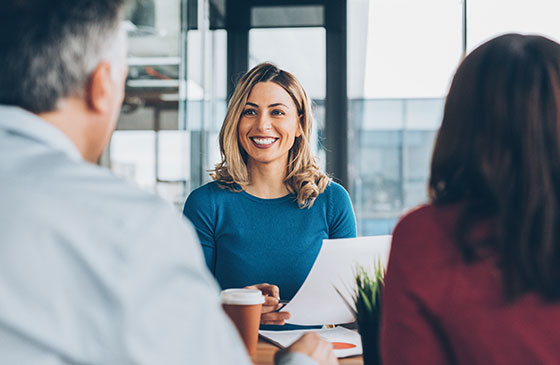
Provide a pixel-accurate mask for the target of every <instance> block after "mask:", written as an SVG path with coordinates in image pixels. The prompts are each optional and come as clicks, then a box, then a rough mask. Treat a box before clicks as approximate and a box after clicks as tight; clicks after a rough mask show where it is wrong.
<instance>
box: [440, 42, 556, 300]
mask: <svg viewBox="0 0 560 365" xmlns="http://www.w3.org/2000/svg"><path fill="white" fill-rule="evenodd" d="M559 141H560V45H558V44H557V43H555V42H553V41H551V40H549V39H547V38H544V37H541V36H526V35H519V34H506V35H503V36H500V37H497V38H494V39H492V40H490V41H488V42H486V43H485V44H483V45H482V46H480V47H478V48H477V49H476V50H474V51H473V52H472V53H471V54H470V55H469V56H467V57H466V58H465V60H464V61H463V62H462V64H461V66H460V67H459V69H458V70H457V73H456V74H455V77H454V79H453V82H452V85H451V89H450V91H449V95H448V96H447V100H446V103H445V111H444V117H443V122H442V125H441V128H440V130H439V133H438V137H437V141H436V145H435V150H434V154H433V158H432V167H431V176H430V182H429V190H430V197H431V199H432V202H433V203H434V204H436V205H442V204H450V203H459V202H460V203H461V204H460V206H461V213H460V214H459V219H458V221H457V224H456V227H455V234H456V235H457V240H458V242H459V245H460V248H461V251H462V253H463V256H464V258H465V260H466V261H468V262H472V261H476V260H477V259H479V258H480V256H481V252H483V251H486V250H487V249H489V250H490V251H491V252H494V253H495V254H497V256H498V257H499V266H500V269H501V272H502V278H503V283H504V290H505V293H506V296H507V297H508V298H509V299H515V298H516V297H518V296H520V295H521V294H523V293H525V292H528V291H536V292H538V293H540V294H541V295H542V296H543V297H544V298H546V299H549V300H557V299H560V143H559ZM481 222H492V223H493V228H492V232H493V233H494V234H493V235H490V236H488V237H486V239H484V240H480V239H478V240H477V239H475V238H474V235H473V230H474V229H475V227H476V226H477V225H478V224H479V223H481Z"/></svg>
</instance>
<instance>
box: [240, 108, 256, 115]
mask: <svg viewBox="0 0 560 365" xmlns="http://www.w3.org/2000/svg"><path fill="white" fill-rule="evenodd" d="M243 115H257V112H256V111H254V110H253V109H247V110H245V111H243Z"/></svg>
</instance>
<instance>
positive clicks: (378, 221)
mask: <svg viewBox="0 0 560 365" xmlns="http://www.w3.org/2000/svg"><path fill="white" fill-rule="evenodd" d="M462 14H463V13H462V6H461V3H460V2H458V1H448V0H429V1H422V2H415V1H409V0H374V1H369V2H368V1H360V0H354V1H352V0H351V1H349V2H348V16H349V21H348V24H349V29H348V47H349V52H348V64H349V67H354V70H353V74H352V72H350V70H349V80H348V84H349V87H348V90H349V121H350V124H349V125H350V127H349V128H350V129H351V131H350V133H349V138H350V140H351V143H350V149H351V150H350V156H351V159H350V161H349V164H350V181H351V182H352V183H351V186H350V190H351V195H352V198H353V202H354V207H355V210H356V214H357V217H358V229H359V233H360V234H361V235H373V234H388V233H391V231H392V229H393V227H394V225H395V223H396V221H397V219H398V218H399V217H400V215H401V214H402V213H403V212H404V211H405V210H407V209H409V208H410V207H413V206H415V205H417V204H419V203H422V202H425V201H426V198H427V194H426V180H427V177H428V167H429V161H430V155H431V152H432V146H433V141H434V137H435V133H436V130H437V128H438V126H439V123H440V120H441V114H442V109H443V98H444V95H445V94H446V92H447V88H448V84H449V81H450V76H451V75H452V73H453V71H454V69H455V68H456V66H457V64H458V62H459V60H460V58H461V54H462V27H461V20H462ZM351 18H352V19H353V20H352V21H350V19H351ZM354 19H361V21H360V22H355V21H354ZM353 27H356V28H357V29H353ZM359 34H361V36H359ZM354 50H355V51H354ZM360 72H361V74H360Z"/></svg>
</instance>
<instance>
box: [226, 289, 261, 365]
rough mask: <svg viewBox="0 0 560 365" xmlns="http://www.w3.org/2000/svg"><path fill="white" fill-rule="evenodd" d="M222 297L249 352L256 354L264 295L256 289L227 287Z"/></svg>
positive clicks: (252, 354)
mask: <svg viewBox="0 0 560 365" xmlns="http://www.w3.org/2000/svg"><path fill="white" fill-rule="evenodd" d="M221 298H222V306H223V307H224V311H225V312H226V313H227V315H228V316H229V318H231V320H232V321H233V323H234V324H235V327H237V331H239V334H240V335H241V338H243V342H244V343H245V347H246V348H247V352H248V353H249V355H251V356H255V354H256V352H257V342H258V339H259V325H260V323H261V309H262V304H263V303H264V296H263V295H262V293H261V291H260V290H256V289H226V290H223V291H222V293H221Z"/></svg>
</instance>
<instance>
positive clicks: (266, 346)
mask: <svg viewBox="0 0 560 365" xmlns="http://www.w3.org/2000/svg"><path fill="white" fill-rule="evenodd" d="M276 351H278V347H276V346H274V345H273V344H271V343H268V342H266V341H264V340H262V339H259V343H258V345H257V354H256V356H255V357H254V358H253V361H254V362H255V365H274V354H275V353H276ZM338 361H339V362H340V364H341V365H363V364H364V360H363V358H362V357H361V356H352V357H347V358H344V359H338Z"/></svg>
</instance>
